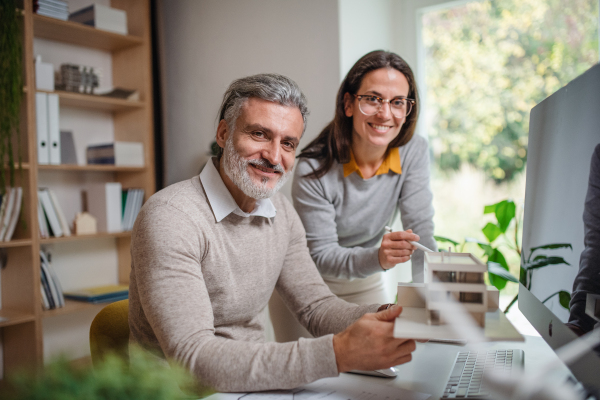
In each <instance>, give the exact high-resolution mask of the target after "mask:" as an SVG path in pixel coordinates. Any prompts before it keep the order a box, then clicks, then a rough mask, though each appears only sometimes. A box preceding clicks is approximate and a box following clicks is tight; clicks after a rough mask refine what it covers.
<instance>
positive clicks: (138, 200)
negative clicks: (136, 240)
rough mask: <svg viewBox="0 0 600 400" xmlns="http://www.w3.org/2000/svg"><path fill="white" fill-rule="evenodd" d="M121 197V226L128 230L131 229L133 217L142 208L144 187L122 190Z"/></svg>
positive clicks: (135, 216) (134, 217)
mask: <svg viewBox="0 0 600 400" xmlns="http://www.w3.org/2000/svg"><path fill="white" fill-rule="evenodd" d="M122 199H123V214H122V226H123V230H124V231H130V230H132V229H133V224H134V222H135V219H136V218H137V216H138V214H139V212H140V209H141V208H142V203H143V202H144V189H127V190H123V195H122Z"/></svg>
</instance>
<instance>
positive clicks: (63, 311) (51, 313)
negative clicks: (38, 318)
mask: <svg viewBox="0 0 600 400" xmlns="http://www.w3.org/2000/svg"><path fill="white" fill-rule="evenodd" d="M107 304H108V303H100V304H93V303H86V302H85V301H75V300H65V306H64V307H61V308H55V309H53V310H44V311H43V312H42V318H48V317H56V316H58V315H67V314H73V313H76V312H79V311H85V310H92V309H97V310H98V311H100V310H101V309H102V307H104V306H105V305H107Z"/></svg>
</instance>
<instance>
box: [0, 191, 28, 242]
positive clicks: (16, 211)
mask: <svg viewBox="0 0 600 400" xmlns="http://www.w3.org/2000/svg"><path fill="white" fill-rule="evenodd" d="M12 192H14V196H15V200H14V204H13V208H12V211H11V215H10V218H9V220H8V225H7V226H6V231H4V226H2V232H3V235H2V236H0V237H1V238H2V240H3V241H5V242H10V240H11V239H12V237H13V235H14V233H15V229H16V228H17V223H18V222H19V216H20V215H21V207H22V205H23V188H22V187H16V188H12V190H11V193H12Z"/></svg>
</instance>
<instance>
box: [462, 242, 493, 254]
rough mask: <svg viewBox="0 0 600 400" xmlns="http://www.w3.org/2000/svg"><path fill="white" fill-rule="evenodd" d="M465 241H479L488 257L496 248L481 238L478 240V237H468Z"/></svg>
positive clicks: (480, 246) (478, 243)
mask: <svg viewBox="0 0 600 400" xmlns="http://www.w3.org/2000/svg"><path fill="white" fill-rule="evenodd" d="M465 242H467V243H477V245H478V246H479V248H480V249H482V250H483V251H484V253H485V255H486V256H488V257H489V256H491V255H492V252H493V250H494V248H493V247H492V246H491V245H490V244H489V243H485V242H482V241H481V240H478V239H475V238H472V237H466V238H465Z"/></svg>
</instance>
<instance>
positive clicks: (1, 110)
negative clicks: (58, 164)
mask: <svg viewBox="0 0 600 400" xmlns="http://www.w3.org/2000/svg"><path fill="white" fill-rule="evenodd" d="M19 18H20V14H19V13H18V11H17V3H16V1H15V0H3V1H2V2H0V26H2V29H0V43H1V45H0V60H2V62H0V165H8V168H3V169H2V170H1V171H0V194H4V192H5V188H6V186H7V183H8V185H10V186H13V187H14V186H15V152H16V156H17V162H18V169H19V170H20V171H21V161H22V160H21V135H20V130H19V124H20V117H21V102H22V96H23V76H22V73H23V70H24V68H23V63H22V59H23V48H22V43H21V40H22V36H21V24H20V21H19ZM15 137H16V141H14V138H15ZM14 143H16V147H17V148H16V149H14V148H13V144H14ZM7 174H8V179H7ZM7 181H8V182H7Z"/></svg>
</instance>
